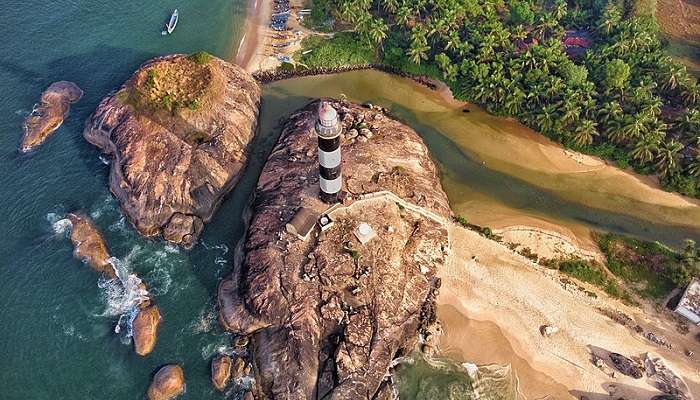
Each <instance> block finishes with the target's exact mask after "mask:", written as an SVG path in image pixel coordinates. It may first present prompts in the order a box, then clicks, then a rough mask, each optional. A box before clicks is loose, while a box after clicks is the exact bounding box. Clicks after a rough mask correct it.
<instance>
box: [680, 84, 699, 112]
mask: <svg viewBox="0 0 700 400" xmlns="http://www.w3.org/2000/svg"><path fill="white" fill-rule="evenodd" d="M681 98H682V99H683V104H685V105H686V106H687V107H693V106H695V105H696V104H698V103H700V85H698V84H697V83H688V84H686V85H684V86H683V88H682V89H681Z"/></svg>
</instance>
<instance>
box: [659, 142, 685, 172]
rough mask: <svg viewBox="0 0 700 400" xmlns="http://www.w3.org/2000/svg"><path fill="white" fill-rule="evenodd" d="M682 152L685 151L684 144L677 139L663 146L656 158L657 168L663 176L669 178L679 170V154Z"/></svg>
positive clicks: (664, 143)
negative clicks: (669, 175) (668, 176)
mask: <svg viewBox="0 0 700 400" xmlns="http://www.w3.org/2000/svg"><path fill="white" fill-rule="evenodd" d="M681 150H683V143H680V142H678V141H676V140H675V139H671V140H668V141H665V142H663V143H662V144H661V146H660V148H659V153H658V155H657V156H656V168H657V170H658V171H659V173H660V174H661V176H667V175H668V174H670V173H672V172H674V171H676V170H677V169H678V154H679V153H680V151H681Z"/></svg>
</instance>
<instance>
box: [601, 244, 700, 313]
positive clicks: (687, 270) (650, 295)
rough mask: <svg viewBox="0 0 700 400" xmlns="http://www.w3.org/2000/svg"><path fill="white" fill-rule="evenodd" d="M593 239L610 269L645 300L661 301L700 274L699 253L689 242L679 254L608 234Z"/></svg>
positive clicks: (653, 245) (656, 245) (664, 247)
mask: <svg viewBox="0 0 700 400" xmlns="http://www.w3.org/2000/svg"><path fill="white" fill-rule="evenodd" d="M597 241H598V245H599V246H600V249H601V251H603V254H605V256H606V264H607V267H608V269H609V270H610V272H612V273H613V274H615V275H616V276H618V277H619V278H620V279H622V280H623V281H624V282H625V283H626V284H627V285H628V286H629V287H630V288H632V289H633V290H634V291H635V292H637V293H638V294H639V295H640V296H642V297H644V298H647V299H652V300H661V299H663V298H664V297H666V296H667V295H668V294H669V293H670V292H671V291H672V290H673V289H675V288H676V287H683V286H685V285H687V284H688V282H689V281H690V279H691V277H692V276H697V275H698V273H700V265H699V264H698V261H699V260H700V256H699V255H698V252H697V250H696V248H695V243H694V242H693V241H688V242H687V245H686V249H685V250H684V251H683V253H677V252H675V251H673V250H671V249H669V248H667V247H666V246H663V245H661V244H659V243H656V242H644V241H641V240H637V239H633V238H629V237H624V236H620V235H615V234H611V233H608V234H604V235H600V236H598V237H597Z"/></svg>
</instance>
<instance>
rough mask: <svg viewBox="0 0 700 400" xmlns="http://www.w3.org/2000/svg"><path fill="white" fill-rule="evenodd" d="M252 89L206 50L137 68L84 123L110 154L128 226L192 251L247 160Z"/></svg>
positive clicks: (255, 96)
mask: <svg viewBox="0 0 700 400" xmlns="http://www.w3.org/2000/svg"><path fill="white" fill-rule="evenodd" d="M260 94H261V89H260V86H259V85H258V84H257V82H255V81H254V80H253V78H252V77H251V76H250V75H249V74H248V73H247V72H245V71H244V70H243V69H241V68H240V67H238V66H236V65H233V64H229V63H227V62H225V61H223V60H220V59H218V58H214V57H211V56H208V57H207V56H200V57H193V56H190V57H186V56H183V55H173V56H167V57H161V58H155V59H153V60H151V61H148V62H146V63H145V64H143V65H142V66H141V67H140V68H139V70H138V71H136V73H135V74H134V75H133V76H132V77H131V79H129V80H128V81H127V82H126V83H125V84H124V85H123V86H122V87H121V89H120V90H119V91H118V92H117V93H115V94H114V95H111V96H109V97H107V98H105V99H104V100H102V102H101V103H100V105H99V106H98V107H97V110H96V111H95V112H94V114H93V115H92V116H91V117H90V119H89V120H88V121H87V122H86V125H85V131H84V132H83V135H84V136H85V138H86V139H87V140H88V142H90V143H92V144H94V145H95V146H97V147H98V148H100V149H101V150H102V151H103V152H104V153H106V154H108V155H110V156H111V160H112V161H111V173H110V178H109V186H110V189H111V191H112V193H113V194H114V196H115V197H116V198H117V199H118V200H119V202H120V204H121V207H122V209H123V211H124V213H125V214H126V216H127V217H128V218H129V220H130V221H131V223H132V224H133V225H134V226H135V227H136V229H137V230H138V231H139V232H140V233H141V234H142V235H144V236H157V235H163V237H164V238H165V239H166V240H168V241H170V242H173V243H177V244H182V245H184V246H185V247H191V246H192V245H193V244H194V242H195V241H196V239H197V237H198V236H199V234H200V233H201V231H202V229H203V225H204V223H206V222H208V221H209V220H210V219H211V217H212V215H213V214H214V212H215V210H216V208H217V206H218V204H219V203H220V201H221V199H222V198H223V196H224V195H226V193H228V192H229V191H230V190H231V189H232V188H233V186H234V185H235V184H236V183H237V181H238V179H239V177H240V175H241V173H242V172H243V167H244V166H245V164H246V162H247V157H248V153H247V147H248V144H249V142H250V141H251V139H252V137H253V135H254V133H255V129H256V126H257V116H258V108H259V104H260Z"/></svg>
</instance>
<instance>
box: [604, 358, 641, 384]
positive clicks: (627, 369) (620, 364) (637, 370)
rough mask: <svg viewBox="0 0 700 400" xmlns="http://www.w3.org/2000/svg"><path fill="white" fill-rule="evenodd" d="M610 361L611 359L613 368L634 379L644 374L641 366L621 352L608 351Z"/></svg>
mask: <svg viewBox="0 0 700 400" xmlns="http://www.w3.org/2000/svg"><path fill="white" fill-rule="evenodd" d="M610 361H612V363H613V365H614V366H615V368H617V370H618V371H620V372H621V373H622V374H624V375H627V376H631V377H632V378H635V379H640V378H641V377H642V376H643V375H644V369H643V368H642V367H640V366H639V365H637V363H636V362H634V361H633V360H632V359H629V358H627V357H625V356H623V355H622V354H618V353H610Z"/></svg>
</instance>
